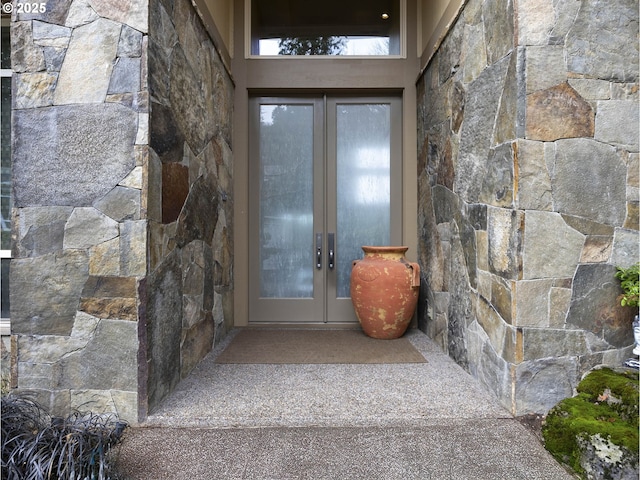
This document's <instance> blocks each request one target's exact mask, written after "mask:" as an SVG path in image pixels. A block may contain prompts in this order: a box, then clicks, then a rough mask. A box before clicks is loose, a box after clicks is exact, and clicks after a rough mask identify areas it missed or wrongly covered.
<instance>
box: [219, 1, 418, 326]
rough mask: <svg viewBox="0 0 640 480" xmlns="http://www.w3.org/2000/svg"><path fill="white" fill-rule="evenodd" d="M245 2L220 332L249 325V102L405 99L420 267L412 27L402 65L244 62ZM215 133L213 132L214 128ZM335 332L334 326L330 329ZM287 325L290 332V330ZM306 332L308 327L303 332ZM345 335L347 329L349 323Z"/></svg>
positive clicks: (407, 191) (412, 231)
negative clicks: (228, 282)
mask: <svg viewBox="0 0 640 480" xmlns="http://www.w3.org/2000/svg"><path fill="white" fill-rule="evenodd" d="M406 5H407V8H406V18H417V15H418V9H417V3H416V1H415V0H407V2H406ZM244 9H245V2H244V0H234V12H233V18H234V20H233V23H234V32H233V45H234V47H233V50H234V51H235V52H238V54H236V55H232V59H231V71H232V72H233V81H234V85H235V91H234V95H233V99H232V101H233V129H232V135H233V138H232V153H231V152H230V153H229V154H230V155H232V156H233V173H232V177H233V179H232V182H233V196H232V201H233V212H234V213H233V222H232V232H231V238H233V287H232V288H233V290H234V295H233V305H223V308H225V310H226V311H227V312H229V315H225V318H233V322H232V324H227V325H225V329H230V328H233V327H243V326H248V325H250V319H249V287H248V280H249V258H248V255H249V142H248V139H249V132H248V120H249V98H250V96H251V95H258V94H259V95H272V96H280V95H283V94H285V93H286V95H287V96H290V95H292V94H295V93H296V92H298V93H314V92H316V93H332V94H333V93H339V92H343V93H355V92H357V93H370V94H372V95H376V94H385V93H386V94H395V95H400V96H401V97H402V117H403V118H402V125H403V131H402V160H403V168H402V175H403V179H402V241H401V243H402V244H403V245H406V246H408V247H409V250H408V252H407V259H408V260H410V261H414V262H415V261H417V247H418V231H417V230H418V222H417V211H418V208H417V204H418V197H417V195H418V184H417V168H418V167H417V166H418V152H417V149H416V145H417V115H416V98H417V90H416V81H417V79H418V78H419V75H420V71H419V58H418V52H417V47H418V44H419V43H420V42H419V40H420V39H419V33H418V26H417V22H407V23H406V30H405V32H406V43H405V45H406V52H405V55H404V56H403V57H402V58H380V57H378V58H370V59H363V58H346V57H344V58H299V59H296V58H276V59H270V58H245V56H244V55H243V54H242V52H244V48H245V40H246V39H245V35H244V32H245V27H246V25H245V24H244V19H245V12H244ZM212 128H213V127H212ZM329 325H330V327H331V328H337V325H336V324H329ZM288 326H290V325H288ZM301 326H303V327H304V326H305V325H301ZM348 328H352V325H351V324H349V325H348Z"/></svg>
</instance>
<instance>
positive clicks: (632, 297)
mask: <svg viewBox="0 0 640 480" xmlns="http://www.w3.org/2000/svg"><path fill="white" fill-rule="evenodd" d="M616 270H617V271H616V278H617V279H618V280H620V286H621V287H622V291H623V294H622V297H621V299H620V305H622V306H623V307H635V308H638V300H639V299H640V280H639V277H640V263H636V264H635V265H632V266H630V267H629V268H622V267H616Z"/></svg>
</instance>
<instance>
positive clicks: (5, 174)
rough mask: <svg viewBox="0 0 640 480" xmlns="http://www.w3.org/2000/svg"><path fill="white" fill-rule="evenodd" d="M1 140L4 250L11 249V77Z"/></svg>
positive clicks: (4, 102)
mask: <svg viewBox="0 0 640 480" xmlns="http://www.w3.org/2000/svg"><path fill="white" fill-rule="evenodd" d="M0 80H1V81H2V105H1V108H2V110H1V115H2V119H1V125H0V127H1V128H2V136H1V138H0V149H1V155H2V156H1V161H0V235H2V237H1V245H0V248H2V250H10V249H11V77H3V78H2V79H0Z"/></svg>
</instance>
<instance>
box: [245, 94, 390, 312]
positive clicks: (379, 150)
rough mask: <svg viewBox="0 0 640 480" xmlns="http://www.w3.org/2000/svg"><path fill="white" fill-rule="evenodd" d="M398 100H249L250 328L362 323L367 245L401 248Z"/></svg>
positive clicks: (368, 98)
mask: <svg viewBox="0 0 640 480" xmlns="http://www.w3.org/2000/svg"><path fill="white" fill-rule="evenodd" d="M401 123H402V115H401V100H400V98H399V97H398V98H396V97H374V98H372V97H366V98H364V97H343V96H310V97H304V98H303V97H292V98H275V97H254V98H252V99H251V100H250V125H249V132H250V140H249V141H250V163H249V169H250V172H249V182H250V185H249V187H250V188H249V192H250V193H249V195H250V212H249V279H250V280H249V297H250V298H249V321H250V322H251V323H259V322H269V323H352V322H357V319H356V317H355V314H354V312H353V307H352V305H351V299H350V297H349V280H350V274H351V266H352V261H353V260H355V259H359V258H362V250H361V248H360V247H361V246H362V245H392V244H401V243H402V238H401V236H402V234H401V232H402V225H401V221H402V220H401V219H402V212H401V208H402V204H401V198H402V195H401V188H402V185H401V183H402V172H401V169H402V158H401V132H402V125H401Z"/></svg>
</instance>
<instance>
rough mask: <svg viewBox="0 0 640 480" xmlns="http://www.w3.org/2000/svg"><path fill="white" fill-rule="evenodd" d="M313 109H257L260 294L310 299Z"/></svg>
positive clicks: (284, 106) (294, 106)
mask: <svg viewBox="0 0 640 480" xmlns="http://www.w3.org/2000/svg"><path fill="white" fill-rule="evenodd" d="M313 268H314V264H313V106H311V105H261V106H260V275H261V277H260V296H261V297H271V298H310V297H312V296H313Z"/></svg>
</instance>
